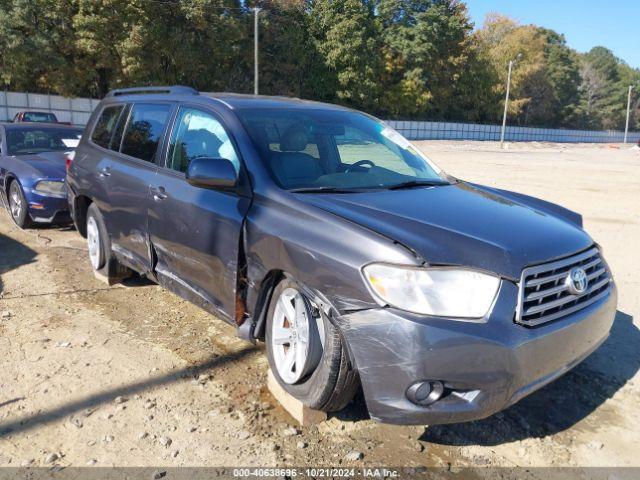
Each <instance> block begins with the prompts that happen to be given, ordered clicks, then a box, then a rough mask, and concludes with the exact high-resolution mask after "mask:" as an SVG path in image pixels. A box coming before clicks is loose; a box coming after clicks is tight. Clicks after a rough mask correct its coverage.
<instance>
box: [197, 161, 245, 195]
mask: <svg viewBox="0 0 640 480" xmlns="http://www.w3.org/2000/svg"><path fill="white" fill-rule="evenodd" d="M186 179H187V182H189V184H191V185H193V186H194V187H201V188H233V187H235V186H236V183H237V182H238V174H237V173H236V169H235V167H234V166H233V163H231V160H227V159H226V158H213V157H200V158H194V159H193V160H191V161H190V162H189V166H188V167H187V172H186Z"/></svg>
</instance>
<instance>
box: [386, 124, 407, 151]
mask: <svg viewBox="0 0 640 480" xmlns="http://www.w3.org/2000/svg"><path fill="white" fill-rule="evenodd" d="M380 133H381V134H382V135H383V136H384V137H386V138H388V139H389V140H391V141H392V142H393V143H395V144H396V145H398V146H399V147H400V148H404V149H405V150H407V149H409V148H411V143H409V140H407V139H406V138H404V137H403V136H402V135H400V134H399V133H398V132H396V131H395V130H394V129H393V128H389V127H385V128H384V129H383V130H382V132H380Z"/></svg>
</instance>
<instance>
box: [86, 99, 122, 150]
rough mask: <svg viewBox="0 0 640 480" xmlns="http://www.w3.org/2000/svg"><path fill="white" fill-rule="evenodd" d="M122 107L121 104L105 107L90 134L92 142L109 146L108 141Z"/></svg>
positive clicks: (104, 146) (105, 146)
mask: <svg viewBox="0 0 640 480" xmlns="http://www.w3.org/2000/svg"><path fill="white" fill-rule="evenodd" d="M122 108H123V105H115V106H113V107H107V108H105V109H104V110H103V111H102V113H101V114H100V118H98V121H97V122H96V126H95V127H94V128H93V133H92V134H91V140H92V141H93V143H95V144H96V145H100V146H101V147H103V148H109V143H110V142H111V137H112V135H113V131H114V130H115V127H116V124H117V123H118V118H120V112H122Z"/></svg>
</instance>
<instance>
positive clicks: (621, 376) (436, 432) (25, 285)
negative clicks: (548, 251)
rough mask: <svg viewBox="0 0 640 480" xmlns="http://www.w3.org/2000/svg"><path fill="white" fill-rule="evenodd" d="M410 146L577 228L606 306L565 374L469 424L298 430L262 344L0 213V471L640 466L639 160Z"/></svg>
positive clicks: (592, 150)
mask: <svg viewBox="0 0 640 480" xmlns="http://www.w3.org/2000/svg"><path fill="white" fill-rule="evenodd" d="M419 146H420V147H421V148H422V149H423V150H424V151H425V152H426V153H427V154H428V155H429V156H431V158H433V159H434V160H435V161H436V162H437V163H438V164H440V165H441V166H442V167H443V168H444V169H445V170H447V171H449V172H450V173H452V174H454V175H456V176H459V177H460V178H463V179H465V180H469V181H477V182H479V183H485V184H489V185H492V186H497V187H501V188H506V189H512V190H516V191H520V192H523V193H527V194H531V195H535V196H539V197H542V198H544V199H547V200H551V201H554V202H557V203H560V204H562V205H564V206H566V207H568V208H571V209H573V210H576V211H578V212H580V213H582V214H583V215H584V219H585V226H586V228H587V230H588V231H589V232H590V233H591V234H592V235H593V236H594V238H595V240H596V241H598V242H599V243H601V244H602V245H603V247H604V250H605V255H606V257H607V259H608V261H609V263H610V264H611V267H612V269H613V271H614V274H615V278H616V281H617V283H618V287H619V290H620V298H619V311H618V315H617V317H616V321H615V324H614V327H613V331H612V334H611V336H610V338H609V339H608V340H607V342H606V343H605V344H604V345H603V346H602V347H601V348H600V349H599V350H598V351H597V352H595V353H594V354H593V355H592V356H591V357H589V358H588V359H587V360H586V361H585V362H583V363H582V364H581V365H579V366H578V367H577V368H576V369H574V370H573V371H571V372H570V373H568V374H567V375H565V376H564V377H562V378H561V379H559V380H558V381H556V382H555V383H553V384H551V385H549V386H547V387H545V388H543V389H542V390H540V391H538V392H536V393H534V394H533V395H531V396H530V397H528V398H526V399H524V400H523V401H521V402H520V403H518V404H517V405H515V406H513V407H511V408H509V409H508V410H506V411H504V412H501V413H499V414H496V415H494V416H493V417H491V418H489V419H485V420H481V421H477V422H471V423H466V424H459V425H450V426H440V427H438V426H436V427H397V426H389V425H381V424H378V423H375V422H373V421H371V420H369V419H367V416H366V412H365V409H364V404H363V401H362V399H361V398H358V399H356V401H354V402H353V404H352V405H350V406H349V407H348V408H347V409H346V410H345V411H344V412H341V413H339V414H337V415H334V416H331V417H330V418H329V420H328V421H326V422H324V423H323V424H320V425H317V426H313V427H308V428H298V427H297V426H296V424H295V422H294V421H293V419H291V418H290V417H289V416H288V415H287V414H286V413H285V412H284V411H283V410H282V409H281V407H279V406H278V405H277V404H276V403H275V402H274V400H273V399H272V397H271V396H270V394H269V393H268V392H267V391H266V388H265V383H266V368H267V363H266V359H265V356H264V354H263V347H262V346H261V345H256V346H254V345H252V344H250V343H246V342H244V341H241V340H239V339H237V338H236V337H235V332H234V329H233V328H232V327H230V326H228V325H226V324H225V323H223V322H222V321H220V320H217V319H215V318H213V317H211V316H210V315H208V314H206V313H205V312H203V311H201V310H199V309H198V308H196V307H194V306H192V305H190V304H188V303H186V302H184V301H182V300H180V299H179V298H178V297H176V296H174V295H172V294H171V293H168V292H166V291H163V290H162V289H160V288H159V287H158V286H156V285H153V284H150V283H147V282H145V281H142V280H129V281H127V282H126V284H124V285H118V286H114V287H111V288H107V287H106V286H104V285H103V284H101V283H99V282H98V281H97V280H95V279H94V277H93V275H92V273H91V270H90V267H89V262H88V259H87V254H86V251H85V245H84V241H83V240H82V239H81V237H80V236H79V235H78V234H77V233H76V232H75V231H73V230H71V229H66V228H54V229H36V230H29V231H26V232H22V231H19V230H18V229H17V228H16V227H15V226H14V225H13V224H12V223H11V222H10V220H9V218H8V216H7V215H6V214H5V213H2V212H0V355H2V358H3V361H2V373H0V466H14V467H15V466H18V467H19V466H26V465H31V466H54V465H59V466H70V465H73V466H85V465H95V466H112V465H116V466H182V465H189V466H229V465H238V464H239V463H240V464H243V465H262V466H286V465H296V466H304V465H312V466H328V465H332V466H338V465H343V466H344V465H357V466H371V465H388V466H418V465H427V466H445V467H446V466H454V467H463V466H472V465H476V466H549V465H555V466H557V465H568V466H590V465H593V466H629V465H634V466H640V460H639V459H638V455H637V445H638V444H639V443H640V429H639V428H638V425H639V424H640V405H639V402H638V398H640V395H639V393H640V392H639V390H640V382H639V380H638V369H639V368H640V331H639V330H638V322H639V320H638V319H639V318H640V296H639V295H638V293H639V289H638V287H639V282H640V280H638V277H637V275H636V272H637V271H638V270H640V257H639V256H638V254H637V249H638V245H640V202H639V200H640V174H639V172H638V170H639V168H640V151H638V150H634V149H629V148H620V147H619V146H604V145H598V146H594V145H582V146H561V145H553V144H511V145H510V148H509V149H508V150H505V151H501V150H499V149H498V147H497V145H496V144H494V143H474V142H420V143H419ZM523 234H526V233H524V232H523Z"/></svg>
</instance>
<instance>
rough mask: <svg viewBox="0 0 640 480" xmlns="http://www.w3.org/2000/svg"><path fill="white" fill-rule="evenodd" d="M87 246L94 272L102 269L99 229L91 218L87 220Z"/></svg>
mask: <svg viewBox="0 0 640 480" xmlns="http://www.w3.org/2000/svg"><path fill="white" fill-rule="evenodd" d="M87 246H88V247H89V260H91V266H92V267H93V269H94V270H99V269H100V268H101V267H102V263H103V259H102V248H101V245H100V229H99V228H98V223H97V222H96V219H95V218H94V217H93V216H89V219H88V220H87Z"/></svg>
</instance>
